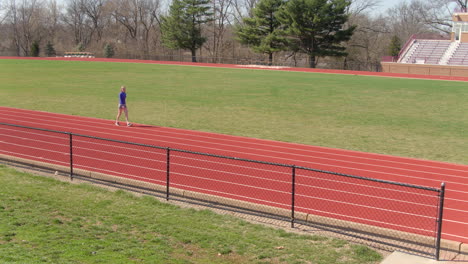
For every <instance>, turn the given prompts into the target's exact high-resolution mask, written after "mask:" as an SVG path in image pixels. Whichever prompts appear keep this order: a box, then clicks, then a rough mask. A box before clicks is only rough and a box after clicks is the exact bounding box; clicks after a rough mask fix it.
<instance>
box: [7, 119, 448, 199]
mask: <svg viewBox="0 0 468 264" xmlns="http://www.w3.org/2000/svg"><path fill="white" fill-rule="evenodd" d="M0 125H5V126H12V127H20V128H26V129H33V130H40V131H46V132H53V133H60V134H66V135H72V136H79V137H85V138H92V139H98V140H104V141H110V142H116V143H122V144H129V145H135V146H143V147H149V148H155V149H165V150H170V151H177V152H183V153H189V154H196V155H202V156H209V157H215V158H222V159H230V160H237V161H245V162H252V163H258V164H266V165H273V166H279V167H289V168H297V169H302V170H308V171H314V172H319V173H326V174H331V175H336V176H341V177H346V178H353V179H359V180H364V181H372V182H379V183H384V184H390V185H397V186H402V187H408V188H413V189H420V190H426V191H433V192H441V189H438V188H431V187H425V186H418V185H413V184H407V183H401V182H394V181H387V180H380V179H373V178H367V177H361V176H355V175H350V174H344V173H338V172H332V171H325V170H318V169H313V168H308V167H301V166H296V165H290V164H282V163H274V162H267V161H259V160H251V159H244V158H236V157H230V156H223V155H216V154H209V153H203V152H196V151H190V150H183V149H175V148H170V147H161V146H155V145H149V144H142V143H135V142H129V141H123V140H117V139H109V138H101V137H95V136H89V135H83V134H75V133H72V132H64V131H58V130H51V129H45V128H37V127H28V126H22V125H16V124H9V123H2V122H0Z"/></svg>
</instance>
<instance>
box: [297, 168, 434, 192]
mask: <svg viewBox="0 0 468 264" xmlns="http://www.w3.org/2000/svg"><path fill="white" fill-rule="evenodd" d="M296 168H298V169H302V170H308V171H314V172H320V173H326V174H332V175H337V176H342V177H346V178H353V179H358V180H364V181H372V182H379V183H385V184H391V185H398V186H402V187H408V188H413V189H420V190H426V191H432V192H440V189H438V188H432V187H425V186H419V185H413V184H408V183H401V182H394V181H387V180H380V179H374V178H367V177H362V176H355V175H350V174H344V173H339V172H333V171H324V170H318V169H312V168H307V167H301V166H296Z"/></svg>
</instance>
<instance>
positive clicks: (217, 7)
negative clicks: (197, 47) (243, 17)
mask: <svg viewBox="0 0 468 264" xmlns="http://www.w3.org/2000/svg"><path fill="white" fill-rule="evenodd" d="M212 6H213V18H214V19H213V21H212V22H211V23H210V25H209V26H208V27H209V29H208V31H209V32H210V34H209V35H210V37H209V40H208V41H207V43H206V44H205V48H206V49H207V50H208V53H209V54H210V56H211V57H213V58H219V57H220V56H222V54H223V53H224V49H225V48H226V47H228V46H229V45H230V42H228V41H225V35H226V32H227V27H228V26H229V25H232V19H233V17H232V13H231V9H232V7H233V0H212Z"/></svg>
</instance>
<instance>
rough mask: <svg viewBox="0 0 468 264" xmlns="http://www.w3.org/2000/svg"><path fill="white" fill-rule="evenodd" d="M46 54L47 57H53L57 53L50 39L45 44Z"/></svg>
mask: <svg viewBox="0 0 468 264" xmlns="http://www.w3.org/2000/svg"><path fill="white" fill-rule="evenodd" d="M45 54H46V56H47V57H53V56H55V54H56V52H55V48H54V45H53V44H52V43H50V41H49V42H47V45H46V46H45Z"/></svg>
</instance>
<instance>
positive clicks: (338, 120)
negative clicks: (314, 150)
mask: <svg viewBox="0 0 468 264" xmlns="http://www.w3.org/2000/svg"><path fill="white" fill-rule="evenodd" d="M0 68H1V70H0V82H1V83H2V88H1V89H0V105H2V106H11V107H18V108H26V109H34V110H44V111H50V112H58V113H65V114H73V115H82V116H91V117H99V118H106V119H113V118H115V114H116V104H117V97H118V92H119V87H120V85H122V84H124V85H126V86H127V88H128V105H129V109H130V117H131V119H132V120H133V121H134V122H140V123H145V124H152V125H161V126H169V127H178V128H186V129H194V130H203V131H210V132H218V133H225V134H232V135H241V136H249V137H257V138H265V139H273V140H280V141H288V142H297V143H304V144H310V145H319V146H327V147H336V148H343V149H352V150H359V151H366V152H374V153H382V154H390V155H398V156H407V157H415V158H423V159H431V160H439V161H448V162H455V163H462V164H468V155H466V150H467V149H468V133H467V131H468V114H467V113H468V104H467V103H466V102H468V88H467V86H468V84H467V83H463V82H450V81H434V80H410V79H397V78H382V77H368V76H353V75H335V74H314V73H299V72H281V71H261V70H260V71H259V70H241V69H222V68H207V67H186V66H171V65H151V64H131V63H104V62H67V61H32V60H31V61H28V60H0Z"/></svg>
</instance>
